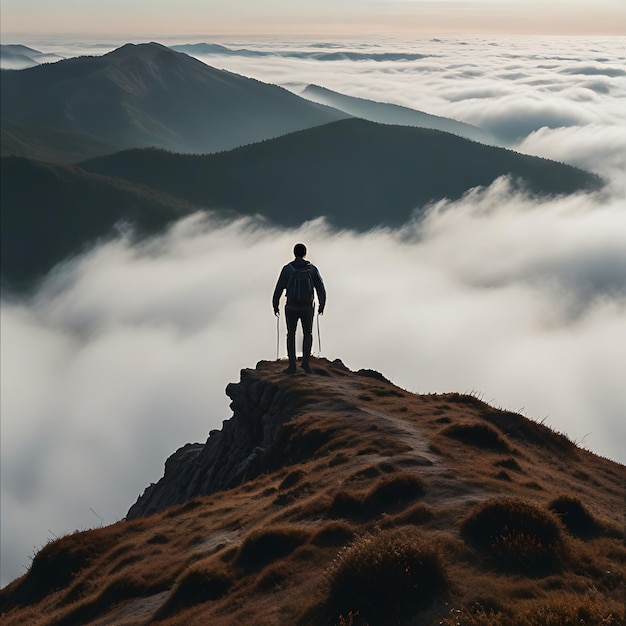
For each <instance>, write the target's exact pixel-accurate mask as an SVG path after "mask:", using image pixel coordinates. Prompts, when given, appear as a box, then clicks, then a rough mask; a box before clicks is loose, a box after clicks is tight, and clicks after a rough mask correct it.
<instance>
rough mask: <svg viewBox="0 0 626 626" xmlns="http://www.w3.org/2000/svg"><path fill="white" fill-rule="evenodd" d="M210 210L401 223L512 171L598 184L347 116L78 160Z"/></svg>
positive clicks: (499, 152)
mask: <svg viewBox="0 0 626 626" xmlns="http://www.w3.org/2000/svg"><path fill="white" fill-rule="evenodd" d="M81 167H84V168H85V169H86V170H87V171H90V172H95V173H100V174H105V175H109V176H119V177H121V178H125V179H127V180H129V181H131V182H135V183H139V184H142V185H146V186H149V187H152V188H154V189H158V190H160V191H163V192H165V193H168V194H170V195H173V196H176V197H180V198H184V199H185V200H187V201H189V202H192V203H194V204H198V205H201V206H204V207H207V208H223V209H224V208H225V209H231V210H234V211H237V212H239V213H243V214H255V213H259V214H261V215H263V216H265V217H267V218H268V219H270V220H271V221H273V222H275V223H278V224H282V225H288V226H293V225H298V224H301V223H302V222H303V221H305V220H308V219H312V218H315V217H319V216H321V215H324V216H327V217H328V218H329V219H330V221H331V222H332V223H333V224H334V225H336V226H340V227H346V228H354V229H369V228H373V227H375V226H379V225H385V226H398V225H401V224H403V223H405V222H406V221H407V220H408V219H409V218H410V217H411V216H412V214H413V212H414V211H415V210H418V211H419V210H420V209H423V208H424V206H425V205H426V204H427V203H428V202H430V201H433V200H439V199H441V198H446V197H447V198H459V197H461V196H462V195H463V194H464V193H465V192H467V191H468V190H469V189H471V188H473V187H476V186H479V185H489V184H491V183H492V182H493V181H494V180H495V179H496V178H498V177H499V176H503V175H510V176H512V177H513V178H514V179H519V180H520V181H521V182H522V184H523V186H525V187H526V188H527V189H528V190H529V191H531V192H532V193H536V194H564V193H572V192H575V191H579V190H582V189H589V188H593V187H596V186H598V185H599V184H600V181H599V179H598V178H597V177H596V176H594V175H592V174H589V173H588V172H584V171H582V170H580V169H577V168H574V167H572V166H569V165H564V164H562V163H556V162H554V161H548V160H546V159H541V158H538V157H532V156H526V155H522V154H519V153H516V152H513V151H510V150H506V149H503V148H496V147H493V146H486V145H482V144H479V143H476V142H472V141H469V140H467V139H463V138H461V137H457V136H455V135H452V134H449V133H443V132H440V131H436V130H431V129H424V128H410V127H401V126H386V125H382V124H375V123H373V122H368V121H364V120H359V119H349V120H343V121H340V122H335V123H332V124H327V125H325V126H320V127H316V128H312V129H308V130H305V131H300V132H298V133H292V134H290V135H286V136H283V137H279V138H277V139H275V140H273V141H266V142H261V143H258V144H254V145H250V146H245V147H242V148H238V149H236V150H232V151H230V152H226V153H221V154H214V155H205V156H181V155H174V154H168V153H166V152H163V151H156V150H148V151H139V150H131V151H127V152H122V153H119V154H115V155H111V156H105V157H101V158H98V159H93V160H91V161H88V162H85V163H82V164H81Z"/></svg>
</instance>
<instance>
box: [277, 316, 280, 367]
mask: <svg viewBox="0 0 626 626" xmlns="http://www.w3.org/2000/svg"><path fill="white" fill-rule="evenodd" d="M279 346H280V317H279V316H278V315H277V316H276V360H277V361H278V353H279V349H280V348H279Z"/></svg>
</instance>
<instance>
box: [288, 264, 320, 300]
mask: <svg viewBox="0 0 626 626" xmlns="http://www.w3.org/2000/svg"><path fill="white" fill-rule="evenodd" d="M289 267H290V268H291V275H290V276H289V282H288V283H287V302H288V303H289V304H293V305H296V306H311V304H313V297H314V294H313V279H312V278H311V268H310V266H309V265H307V266H306V267H302V268H297V267H294V266H293V265H292V264H291V263H290V264H289Z"/></svg>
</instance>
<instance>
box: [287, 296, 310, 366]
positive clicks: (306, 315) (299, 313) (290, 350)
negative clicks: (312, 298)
mask: <svg viewBox="0 0 626 626" xmlns="http://www.w3.org/2000/svg"><path fill="white" fill-rule="evenodd" d="M313 315H314V308H313V307H308V308H306V309H288V308H287V307H285V320H286V322H287V356H288V357H289V363H290V364H293V365H295V364H296V327H297V326H298V320H300V322H301V324H302V333H303V334H304V338H303V341H302V364H303V365H308V363H309V357H310V356H311V346H312V345H313Z"/></svg>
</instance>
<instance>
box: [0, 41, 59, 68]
mask: <svg viewBox="0 0 626 626" xmlns="http://www.w3.org/2000/svg"><path fill="white" fill-rule="evenodd" d="M62 58H63V57H61V56H59V55H58V54H51V53H48V52H40V51H39V50H35V49H34V48H29V47H28V46H22V45H20V44H0V67H1V68H2V69H10V70H21V69H25V68H28V67H34V66H35V65H39V64H41V63H54V62H56V61H60V60H61V59H62Z"/></svg>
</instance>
